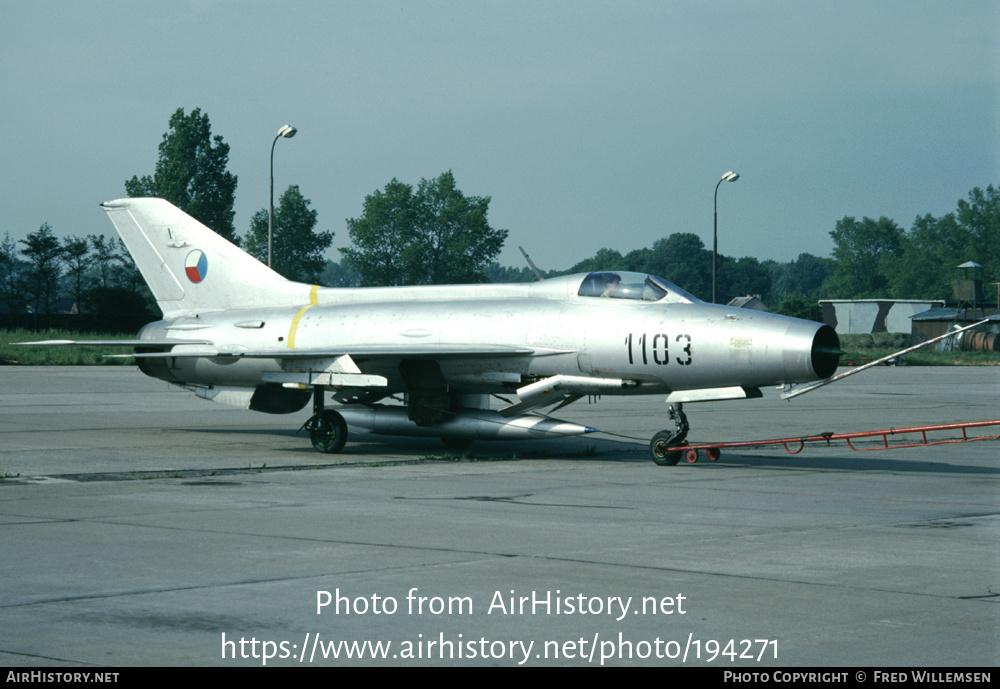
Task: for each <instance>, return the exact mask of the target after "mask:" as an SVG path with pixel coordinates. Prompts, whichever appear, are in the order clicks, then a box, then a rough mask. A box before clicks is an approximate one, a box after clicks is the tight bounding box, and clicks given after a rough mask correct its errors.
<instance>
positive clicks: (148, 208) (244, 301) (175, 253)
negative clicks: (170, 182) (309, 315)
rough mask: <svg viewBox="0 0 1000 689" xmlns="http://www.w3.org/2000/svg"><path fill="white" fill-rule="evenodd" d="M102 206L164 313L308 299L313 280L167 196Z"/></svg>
mask: <svg viewBox="0 0 1000 689" xmlns="http://www.w3.org/2000/svg"><path fill="white" fill-rule="evenodd" d="M101 206H102V207H103V208H104V210H105V211H107V213H108V217H109V218H110V219H111V222H112V223H114V226H115V229H116V230H118V234H119V235H121V238H122V240H123V241H124V242H125V246H126V247H128V251H129V253H130V254H131V255H132V259H133V260H134V261H135V263H136V266H137V267H138V268H139V271H140V272H141V273H142V276H143V277H144V278H145V279H146V283H147V284H148V285H149V288H150V289H151V290H152V291H153V296H154V297H155V298H156V303H157V304H159V306H160V309H161V310H162V311H163V315H164V317H165V318H175V317H177V316H182V315H185V314H190V313H193V312H197V311H218V310H224V309H240V308H256V307H265V306H282V305H289V304H295V303H298V302H301V301H303V300H305V301H308V299H309V289H310V288H309V285H304V284H301V283H297V282H291V281H289V280H286V279H285V278H283V277H281V276H280V275H278V274H277V273H275V272H274V271H273V270H271V269H270V268H268V267H267V266H265V265H264V264H263V263H261V262H260V261H258V260H257V259H255V258H254V257H253V256H251V255H250V254H248V253H246V252H245V251H243V250H242V249H240V248H239V247H237V246H235V245H233V244H231V243H230V242H228V241H226V240H225V239H223V238H222V237H220V236H219V235H218V234H216V233H215V232H213V231H212V230H210V229H209V228H207V227H205V226H204V225H202V224H201V223H200V222H198V221H197V220H195V219H194V218H192V217H191V216H190V215H188V214H187V213H185V212H184V211H182V210H181V209H179V208H177V207H176V206H174V205H172V204H170V203H169V202H167V201H164V200H163V199H152V198H147V199H118V200H116V201H108V202H106V203H103V204H101Z"/></svg>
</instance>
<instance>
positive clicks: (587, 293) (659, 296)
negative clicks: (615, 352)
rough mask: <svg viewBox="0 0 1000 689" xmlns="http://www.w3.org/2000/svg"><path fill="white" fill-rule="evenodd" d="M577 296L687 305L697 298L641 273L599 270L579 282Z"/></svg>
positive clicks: (661, 279)
mask: <svg viewBox="0 0 1000 689" xmlns="http://www.w3.org/2000/svg"><path fill="white" fill-rule="evenodd" d="M577 294H578V295H579V296H581V297H608V298H611V299H632V300H634V301H661V300H663V301H667V302H678V303H685V304H689V303H692V302H697V301H698V298H697V297H694V296H693V295H691V294H689V293H687V292H685V291H684V290H682V289H681V288H680V287H678V286H677V285H675V284H674V283H672V282H670V281H669V280H664V279H663V278H659V277H656V276H655V275H646V274H645V273H633V272H628V271H616V272H612V271H601V272H597V273H591V274H590V275H588V276H587V277H585V278H584V279H583V283H582V284H581V285H580V291H579V292H577Z"/></svg>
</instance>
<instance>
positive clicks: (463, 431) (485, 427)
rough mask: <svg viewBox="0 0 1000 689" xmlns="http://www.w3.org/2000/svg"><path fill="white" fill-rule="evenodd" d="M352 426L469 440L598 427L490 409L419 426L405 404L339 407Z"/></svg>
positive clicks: (464, 412) (566, 434) (564, 433)
mask: <svg viewBox="0 0 1000 689" xmlns="http://www.w3.org/2000/svg"><path fill="white" fill-rule="evenodd" d="M337 411H338V412H339V413H340V414H341V416H343V417H344V420H345V421H346V422H347V425H348V426H349V427H354V428H356V429H364V430H367V431H370V432H372V433H375V434H377V435H406V436H416V437H423V438H441V437H446V438H456V439H467V440H529V439H540V438H566V437H569V436H574V435H584V434H585V433H594V432H596V431H597V429H596V428H591V427H590V426H583V425H581V424H578V423H571V422H569V421H560V420H558V419H551V418H547V417H543V416H536V415H533V414H521V415H520V416H514V417H511V418H505V417H503V416H501V415H500V414H499V412H496V411H492V410H489V409H456V410H455V411H454V412H453V413H452V414H451V416H450V418H449V419H448V420H446V421H444V422H443V423H439V424H434V425H433V426H418V425H417V424H416V423H414V422H413V421H411V420H410V419H409V417H408V415H407V411H406V408H405V407H387V406H380V407H355V408H352V407H337Z"/></svg>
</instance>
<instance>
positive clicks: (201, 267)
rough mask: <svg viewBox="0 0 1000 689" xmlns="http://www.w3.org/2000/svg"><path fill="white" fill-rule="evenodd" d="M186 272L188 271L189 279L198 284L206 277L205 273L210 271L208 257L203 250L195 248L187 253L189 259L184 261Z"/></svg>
mask: <svg viewBox="0 0 1000 689" xmlns="http://www.w3.org/2000/svg"><path fill="white" fill-rule="evenodd" d="M184 272H185V273H187V276H188V280H190V281H191V282H193V283H195V284H198V283H199V282H201V281H202V280H204V279H205V274H206V273H208V258H207V257H206V256H205V254H204V253H203V252H201V251H199V250H198V249H195V250H194V251H192V252H191V253H189V254H188V255H187V259H185V261H184Z"/></svg>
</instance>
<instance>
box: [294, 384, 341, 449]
mask: <svg viewBox="0 0 1000 689" xmlns="http://www.w3.org/2000/svg"><path fill="white" fill-rule="evenodd" d="M323 394H324V393H323V388H320V387H317V388H316V389H315V391H314V392H313V415H312V416H310V417H309V420H308V421H306V422H305V424H303V426H302V430H305V431H309V437H310V439H311V440H312V445H313V448H314V449H315V450H317V451H318V452H323V453H326V454H330V455H334V454H337V453H338V452H340V451H341V450H343V449H344V443H346V442H347V422H346V421H344V417H343V416H341V415H340V414H338V413H337V412H335V411H333V410H332V409H326V408H325V402H324V399H323Z"/></svg>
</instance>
